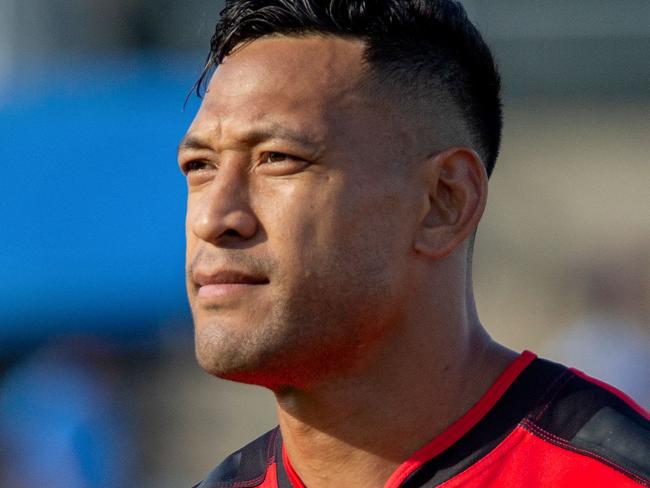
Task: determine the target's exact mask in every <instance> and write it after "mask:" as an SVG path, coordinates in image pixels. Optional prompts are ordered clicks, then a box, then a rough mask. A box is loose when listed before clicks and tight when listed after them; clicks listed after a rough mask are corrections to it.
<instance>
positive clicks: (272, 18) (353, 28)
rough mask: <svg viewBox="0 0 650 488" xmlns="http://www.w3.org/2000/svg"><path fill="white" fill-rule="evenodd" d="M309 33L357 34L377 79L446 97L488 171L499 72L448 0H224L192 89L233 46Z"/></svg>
mask: <svg viewBox="0 0 650 488" xmlns="http://www.w3.org/2000/svg"><path fill="white" fill-rule="evenodd" d="M309 34H330V35H335V36H339V37H347V38H354V39H360V40H362V41H364V43H365V49H364V62H365V63H367V65H368V66H369V67H370V69H371V70H372V71H373V72H374V75H375V76H374V77H375V78H376V79H377V80H381V82H386V83H391V84H392V85H394V86H396V87H398V88H400V89H401V90H403V91H405V92H406V91H414V92H415V93H416V96H417V97H419V98H423V97H424V98H426V97H428V98H432V97H433V99H440V97H441V96H442V97H447V99H448V100H450V101H451V103H452V104H453V105H455V106H456V107H457V109H458V110H459V113H460V114H461V116H462V117H463V119H464V122H465V126H466V127H467V129H468V131H469V133H470V135H471V137H472V139H473V142H474V144H475V145H476V146H477V147H476V149H477V151H478V152H479V153H480V154H481V157H482V159H483V162H484V164H485V169H486V171H487V174H488V176H490V175H491V174H492V170H493V168H494V164H495V162H496V159H497V155H498V152H499V146H500V143H501V128H502V124H503V122H502V111H501V99H500V79H499V74H498V72H497V69H496V66H495V64H494V59H493V57H492V54H491V52H490V49H489V48H488V47H487V45H486V44H485V42H484V40H483V38H482V36H481V34H480V33H479V32H478V30H477V29H476V27H475V26H474V25H473V24H472V23H471V22H470V21H469V19H468V18H467V15H466V13H465V10H464V8H463V7H462V5H461V4H460V3H458V2H456V1H453V0H226V3H225V7H224V9H223V10H222V12H221V16H220V20H219V22H218V23H217V26H216V31H215V34H214V36H213V37H212V40H211V42H210V53H209V55H208V59H207V62H206V66H205V69H204V70H203V73H202V74H201V77H200V78H199V80H198V81H197V83H196V91H197V94H198V95H199V96H201V94H202V92H203V90H204V89H205V85H206V83H207V80H208V78H209V76H210V74H211V72H212V71H213V70H214V69H215V68H216V67H217V65H219V64H220V63H221V62H222V61H223V59H224V58H225V57H226V56H228V55H229V54H230V53H231V52H232V51H233V49H234V48H235V47H236V46H238V45H240V44H245V43H248V42H252V41H254V40H255V39H259V38H262V37H267V36H271V35H288V36H298V37H299V36H304V35H309ZM440 92H442V93H440ZM432 116H433V115H432Z"/></svg>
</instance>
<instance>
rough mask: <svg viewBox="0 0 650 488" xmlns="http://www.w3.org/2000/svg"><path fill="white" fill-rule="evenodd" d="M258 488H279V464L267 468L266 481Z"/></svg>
mask: <svg viewBox="0 0 650 488" xmlns="http://www.w3.org/2000/svg"><path fill="white" fill-rule="evenodd" d="M257 488H278V466H277V465H276V464H275V463H273V464H270V465H269V466H268V467H267V468H266V476H265V477H264V481H262V484H261V485H259V486H258V487H257Z"/></svg>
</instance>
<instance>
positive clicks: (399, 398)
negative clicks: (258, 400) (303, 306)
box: [275, 313, 516, 488]
mask: <svg viewBox="0 0 650 488" xmlns="http://www.w3.org/2000/svg"><path fill="white" fill-rule="evenodd" d="M468 316H469V317H468ZM459 320H460V322H462V324H461V327H456V326H454V330H457V331H461V333H459V334H451V333H450V334H448V335H446V334H442V335H443V337H439V336H436V335H432V334H430V333H428V332H429V331H430V330H432V329H433V327H432V325H431V324H421V327H411V328H410V329H409V330H400V333H399V334H398V336H396V338H395V339H396V340H394V341H390V344H387V345H386V347H385V348H384V349H383V350H382V351H380V352H379V353H378V354H377V357H376V359H375V360H374V361H373V362H372V363H371V364H370V365H369V366H368V367H367V368H364V370H363V371H357V372H355V373H354V374H350V375H346V376H344V377H340V378H337V379H336V380H334V381H332V380H328V381H327V384H319V385H317V386H314V387H313V388H310V389H292V388H285V389H282V390H280V391H276V392H275V394H276V399H277V404H278V417H279V423H280V428H281V430H282V435H283V439H284V443H285V448H286V450H287V454H288V457H289V459H290V460H291V464H292V466H293V467H294V469H295V470H296V472H297V474H298V475H299V476H300V478H301V479H302V480H303V482H304V483H305V485H306V486H308V487H309V488H320V487H331V486H355V487H359V488H366V487H368V488H370V487H373V488H376V487H381V486H383V485H384V484H385V482H386V480H387V479H388V478H389V477H390V475H391V474H392V473H393V471H394V470H395V469H396V468H397V467H398V466H399V465H400V464H401V463H402V462H403V461H405V460H406V459H407V458H408V457H410V455H411V454H413V452H415V451H416V450H417V449H419V448H420V447H422V446H424V445H425V444H427V443H428V442H429V441H430V440H431V439H432V438H434V437H435V436H437V435H438V434H440V433H441V432H443V431H444V430H445V429H446V428H447V427H448V426H449V425H450V424H451V423H453V422H454V421H455V420H457V419H458V418H460V417H461V416H462V415H463V413H465V412H466V411H467V410H469V409H470V408H471V407H472V405H474V404H475V403H476V402H477V401H478V400H479V399H480V397H481V396H482V395H483V394H484V393H485V392H486V391H487V390H488V388H489V387H490V386H491V385H492V383H493V382H494V381H495V380H496V379H497V377H498V376H499V374H500V373H501V372H502V371H503V370H504V369H505V368H506V366H507V365H508V364H509V363H510V362H511V361H512V360H513V359H514V357H515V356H516V355H515V353H513V352H512V351H509V350H507V349H505V348H503V347H502V346H499V345H497V344H496V343H494V342H493V341H492V340H491V339H490V338H489V336H488V335H487V333H486V332H485V331H484V329H483V328H482V326H481V325H480V323H478V319H476V318H475V316H474V314H471V313H470V314H465V316H464V317H463V318H459ZM439 325H443V326H444V324H436V328H437V329H438V330H443V328H441V327H438V326H439ZM448 330H451V327H449V329H448Z"/></svg>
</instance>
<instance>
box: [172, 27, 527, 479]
mask: <svg viewBox="0 0 650 488" xmlns="http://www.w3.org/2000/svg"><path fill="white" fill-rule="evenodd" d="M362 50H363V44H362V43H361V41H355V40H349V39H341V38H337V37H333V36H309V37H302V38H287V37H271V38H265V39H260V40H256V41H254V42H252V43H250V44H246V45H244V46H240V47H238V49H236V50H235V51H234V52H233V53H231V54H230V55H229V56H228V57H227V58H226V59H225V61H224V62H223V63H222V64H221V65H220V66H219V68H218V69H217V71H216V73H215V74H214V76H213V78H212V80H211V82H210V84H209V87H208V90H207V93H206V95H205V98H204V101H203V103H202V105H201V108H200V110H199V112H198V114H197V116H196V118H195V120H194V122H193V123H192V125H191V127H190V129H189V130H188V134H187V136H186V138H185V139H184V141H183V142H182V143H181V145H180V147H179V162H180V166H181V169H182V170H183V172H184V173H186V175H187V179H188V209H187V229H186V230H187V263H188V282H187V287H188V294H189V298H190V304H191V307H192V313H193V316H194V322H195V334H196V352H197V358H198V360H199V363H200V364H201V366H202V367H203V368H204V369H205V370H206V371H208V372H209V373H211V374H214V375H216V376H220V377H223V378H227V379H231V380H235V381H241V382H246V383H251V384H258V385H261V386H264V387H267V388H270V389H271V390H273V392H274V393H275V395H276V399H277V406H278V417H279V423H280V428H281V430H282V434H283V438H284V442H285V445H286V449H287V453H288V455H289V458H290V460H291V462H292V465H293V466H294V468H295V470H296V471H297V473H298V474H299V476H300V477H301V479H302V480H303V481H304V483H305V484H306V486H308V487H310V488H319V487H332V486H354V487H361V488H364V487H381V486H383V485H384V483H385V482H386V480H387V479H388V478H389V477H390V475H391V473H392V472H393V471H394V470H395V468H396V467H397V466H398V465H399V464H400V463H401V462H403V461H404V460H405V459H406V458H408V457H409V456H410V455H411V454H412V453H413V452H414V451H415V450H417V449H418V448H419V447H421V446H423V445H424V444H426V443H427V442H428V441H429V440H430V439H432V438H433V437H435V436H436V435H437V434H439V433H440V432H442V431H443V430H444V429H445V428H446V427H447V426H449V425H450V424H451V423H452V422H453V421H454V420H455V419H457V418H459V417H460V416H461V415H462V414H463V413H464V412H465V411H467V410H468V409H469V408H470V407H471V406H472V405H473V404H474V403H476V401H477V400H478V399H479V398H480V397H481V395H482V394H483V393H484V392H485V391H486V390H487V389H488V388H489V386H490V385H491V384H492V383H493V382H494V380H495V379H496V378H497V377H498V375H499V374H500V373H501V372H502V371H503V369H504V368H505V367H506V366H507V364H508V363H510V362H511V361H512V360H513V358H514V356H515V354H514V353H513V352H512V351H509V350H507V349H505V348H503V347H502V346H499V345H497V344H496V343H494V342H493V341H491V339H490V338H489V336H488V335H487V333H486V332H485V331H484V329H483V327H482V326H481V324H480V322H479V320H478V317H477V314H476V310H475V306H474V300H473V296H472V291H471V282H470V278H469V277H470V275H471V273H470V272H469V271H470V270H469V268H468V260H467V253H468V251H469V242H468V241H469V237H470V236H471V235H472V233H473V232H474V231H475V229H476V226H477V225H478V222H479V219H480V217H481V214H482V212H483V209H484V207H485V201H486V196H487V177H486V174H485V170H484V167H483V165H482V163H481V160H480V157H479V156H478V154H477V153H476V152H475V151H474V150H472V149H471V147H472V141H471V138H469V137H468V136H467V135H466V134H465V133H464V131H463V129H462V124H456V126H454V125H453V124H445V125H444V127H443V125H439V126H438V130H432V128H431V125H432V124H430V123H427V124H426V126H425V125H419V124H418V123H417V122H414V119H417V120H420V119H421V118H414V117H413V116H412V110H407V109H405V107H406V106H407V104H405V103H401V104H400V103H398V102H399V100H398V97H397V96H393V97H388V96H385V93H383V95H382V96H379V95H378V94H379V93H380V92H382V90H381V89H380V87H375V88H376V89H372V86H371V85H372V83H366V82H364V81H365V80H367V78H366V73H367V71H366V68H364V66H363V63H362V58H361V56H362ZM444 115H447V116H449V117H452V118H453V114H444ZM433 126H434V127H435V124H433Z"/></svg>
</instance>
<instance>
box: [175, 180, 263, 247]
mask: <svg viewBox="0 0 650 488" xmlns="http://www.w3.org/2000/svg"><path fill="white" fill-rule="evenodd" d="M187 218H188V227H189V228H190V229H191V231H192V232H193V233H194V234H195V235H196V236H197V237H198V238H199V239H201V240H203V241H206V242H210V243H212V244H215V245H221V246H225V245H228V244H233V243H237V242H241V241H246V240H248V239H251V238H253V237H254V236H255V235H256V233H257V231H258V220H257V217H256V215H255V213H254V212H253V210H252V208H251V206H250V200H249V189H248V185H247V182H246V175H245V174H241V173H238V172H236V171H234V170H232V169H230V170H229V169H227V168H222V169H220V170H219V171H218V174H217V176H216V177H215V178H214V179H213V180H212V182H211V183H210V185H209V186H208V187H206V188H205V189H204V190H203V191H202V192H201V193H200V194H199V195H197V197H196V199H195V200H194V201H192V199H191V198H190V201H189V202H188V212H187Z"/></svg>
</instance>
